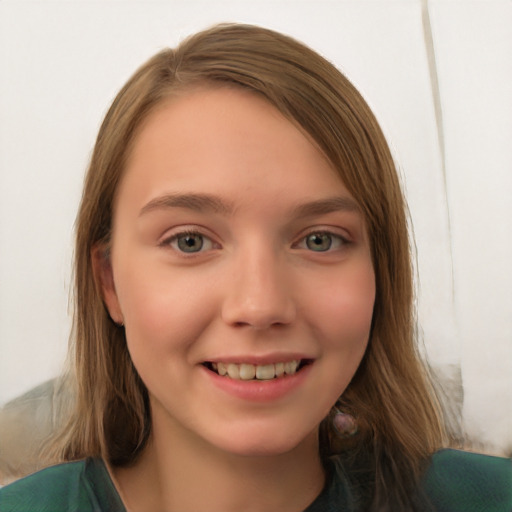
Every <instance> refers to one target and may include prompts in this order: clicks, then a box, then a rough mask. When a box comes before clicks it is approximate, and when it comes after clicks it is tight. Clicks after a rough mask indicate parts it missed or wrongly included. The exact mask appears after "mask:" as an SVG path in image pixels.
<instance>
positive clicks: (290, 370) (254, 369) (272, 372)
mask: <svg viewBox="0 0 512 512" xmlns="http://www.w3.org/2000/svg"><path fill="white" fill-rule="evenodd" d="M299 364H300V359H294V360H293V361H288V362H286V363H275V364H262V365H259V364H258V365H255V364H250V363H241V364H235V363H212V367H213V369H214V370H216V371H217V372H218V374H219V375H222V376H228V377H229V378H231V379H236V380H252V379H258V380H270V379H273V378H274V377H282V376H283V375H284V374H286V375H292V374H294V373H295V372H296V371H297V368H298V366H299Z"/></svg>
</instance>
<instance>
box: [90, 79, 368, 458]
mask: <svg viewBox="0 0 512 512" xmlns="http://www.w3.org/2000/svg"><path fill="white" fill-rule="evenodd" d="M97 268H98V266H97ZM98 272H100V277H101V282H102V287H103V295H104V298H105V301H106V303H107V307H108V309H109V311H110V314H111V316H112V318H113V319H114V320H116V321H118V322H120V321H122V322H124V325H125V330H126V339H127V345H128V349H129V352H130V355H131V357H132V360H133V363H134V365H135V367H136V369H137V371H138V372H139V374H140V377H141V378H142V380H143V382H144V384H145V385H146V387H147V389H148V392H149V397H150V404H151V416H152V432H153V436H158V435H160V433H162V432H166V433H167V434H166V435H168V434H169V433H171V437H172V438H173V439H175V440H179V439H180V437H184V436H187V438H188V439H196V440H197V442H198V443H203V444H204V443H207V445H210V446H214V447H216V448H219V449H221V450H225V451H228V452H231V453H236V454H244V455H254V454H266V455H272V454H279V453H284V452H287V451H290V450H292V449H294V448H295V447H298V446H300V445H301V444H302V443H306V442H308V441H311V440H312V439H314V440H315V441H314V442H316V432H317V429H318V425H319V423H320V422H321V421H322V419H323V418H324V417H325V416H326V415H327V414H328V412H329V410H330V408H331V407H332V405H333V404H334V403H335V401H336V399H337V398H338V397H339V395H341V394H342V392H343V391H344V389H345V388H346V386H347V385H348V383H349V382H350V380H351V378H352V376H353V375H354V373H355V371H356V369H357V367H358V365H359V363H360V361H361V359H362V357H363V354H364V352H365V348H366V345H367V341H368V336H369V332H370V325H371V319H372V311H373V304H374V298H375V280H374V272H373V268H372V262H371V256H370V250H369V243H368V239H367V235H366V232H365V225H364V220H363V216H362V214H361V213H360V211H359V209H358V206H357V203H356V201H355V200H354V199H353V198H352V197H351V195H350V194H349V193H348V191H347V189H346V187H345V186H344V185H343V183H342V182H341V180H340V178H339V177H338V176H337V174H336V173H335V172H334V170H333V169H332V167H331V166H330V164H329V162H328V161H327V160H326V159H325V157H324V156H323V155H322V153H321V152H320V151H319V150H318V149H317V148H316V147H315V146H314V145H313V144H312V142H311V141H310V139H309V138H308V137H307V136H305V135H304V134H303V133H302V132H301V131H300V130H299V129H298V128H297V127H296V126H295V125H294V124H292V123H291V122H290V121H288V120H287V119H285V118H284V117H283V116H282V115H281V114H280V113H279V112H278V111H277V110H276V109H275V108H274V107H272V106H271V105H270V104H269V103H267V102H266V101H265V100H263V99H262V98H260V97H258V96H256V95H254V94H252V93H249V92H246V91H243V90H239V89H235V88H218V89H214V88H203V89H197V90H194V91H192V92H189V93H187V94H185V95H183V96H180V97H178V98H175V99H172V100H170V101H169V102H167V103H165V104H163V105H162V106H161V107H160V108H159V109H158V110H157V111H155V112H154V113H152V114H151V115H150V116H149V118H148V119H147V120H146V122H145V123H144V125H143V126H142V128H141V130H140V132H139V134H138V135H137V137H136V139H135V142H134V144H133V147H132V150H131V152H130V156H129V159H128V162H127V166H126V169H125V173H124V176H123V179H122V181H121V184H120V186H119V189H118V193H117V199H116V204H115V208H114V219H113V233H112V245H111V252H110V264H109V265H107V266H104V267H103V268H102V270H99V271H98Z"/></svg>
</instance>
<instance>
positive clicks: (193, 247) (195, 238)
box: [176, 233, 204, 252]
mask: <svg viewBox="0 0 512 512" xmlns="http://www.w3.org/2000/svg"><path fill="white" fill-rule="evenodd" d="M176 241H177V244H178V248H179V250H180V251H183V252H199V251H200V250H201V249H202V248H203V244H204V240H203V237H202V236H201V235H198V234H197V233H190V234H183V235H178V236H177V237H176Z"/></svg>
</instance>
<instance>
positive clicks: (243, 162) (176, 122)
mask: <svg viewBox="0 0 512 512" xmlns="http://www.w3.org/2000/svg"><path fill="white" fill-rule="evenodd" d="M130 188H132V189H133V188H135V189H136V190H137V192H138V193H139V195H140V194H141V193H143V192H144V193H145V194H146V195H148V196H151V195H152V194H155V193H157V192H162V190H161V189H169V190H168V191H169V192H174V191H180V192H182V191H186V192H188V191H189V190H188V189H192V191H196V190H199V191H201V192H205V193H218V192H220V191H222V190H224V191H225V192H227V193H230V194H236V193H237V191H238V192H239V193H242V192H243V191H244V190H249V189H250V190H253V191H255V190H260V191H261V192H262V193H263V192H265V193H266V194H267V195H272V194H273V195H274V197H275V200H279V196H280V195H281V199H282V194H283V191H288V192H289V193H291V192H293V191H295V192H297V193H298V194H302V195H305V196H308V195H309V196H314V195H315V194H322V193H325V191H326V190H328V189H331V190H332V189H338V191H341V190H342V191H343V192H345V193H347V192H346V189H345V187H344V185H343V183H342V181H341V178H340V177H339V174H338V173H337V172H336V171H335V170H334V169H333V167H332V165H331V164H330V162H329V161H328V160H327V158H326V157H325V156H324V155H323V153H322V152H321V151H320V150H319V149H318V147H317V145H316V144H315V143H314V142H313V141H312V140H311V138H310V137H309V136H308V135H307V134H306V133H305V132H304V130H302V129H301V128H300V127H298V126H297V125H296V124H295V123H292V122H291V121H290V120H289V119H287V118H286V117H285V116H284V115H283V114H282V113H281V112H279V111H278V110H277V109H276V108H275V107H274V106H273V105H271V104H270V103H269V102H268V101H267V100H265V99H264V98H262V97H261V96H259V95H257V94H255V93H253V92H251V91H246V90H243V89H241V88H237V87H215V88H213V87H201V88H197V89H194V90H192V91H187V92H186V93H183V94H180V95H179V96H177V97H173V98H171V99H169V100H167V101H165V102H164V103H162V105H161V106H160V107H159V108H157V109H156V110H155V111H154V112H152V113H151V114H150V115H149V116H148V118H147V119H146V120H145V122H144V123H143V124H142V125H141V127H140V129H139V130H138V133H137V135H136V137H135V140H134V141H133V144H132V148H131V151H130V154H129V157H128V159H127V163H126V168H125V173H124V177H123V180H122V183H121V186H120V190H119V191H118V192H119V195H122V194H124V193H125V192H127V191H128V189H130ZM158 189H160V190H158Z"/></svg>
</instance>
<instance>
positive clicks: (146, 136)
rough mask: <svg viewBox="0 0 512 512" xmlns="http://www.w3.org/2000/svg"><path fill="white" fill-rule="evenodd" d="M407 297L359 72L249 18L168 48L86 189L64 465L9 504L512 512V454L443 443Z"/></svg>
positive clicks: (146, 76)
mask: <svg viewBox="0 0 512 512" xmlns="http://www.w3.org/2000/svg"><path fill="white" fill-rule="evenodd" d="M412 299H413V290H412V279H411V264H410V255H409V241H408V233H407V221H406V215H405V207H404V200H403V197H402V194H401V191H400V186H399V182H398V179H397V175H396V171H395V168H394V165H393V160H392V157H391V155H390V153H389V149H388V147H387V144H386V142H385V140H384V137H383V135H382V133H381V130H380V129H379V126H378V124H377V122H376V120H375V118H374V116H373V114H372V113H371V111H370V110H369V108H368V106H367V105H366V103H365V102H364V101H363V99H362V98H361V96H360V95H359V93H358V92H357V91H356V90H355V89H354V87H353V86H352V85H351V84H350V83H349V82H348V81H347V79H346V78H345V77H344V76H343V75H341V74H340V73H339V72H338V71H337V70H336V69H335V68H334V67H333V66H332V65H331V64H329V63H328V62H327V61H325V60H324V59H323V58H321V57H320V56H319V55H317V54H316V53H314V52H313V51H311V50H309V49H308V48H306V47H304V46H303V45H301V44H300V43H298V42H296V41H294V40H292V39H290V38H288V37H286V36H283V35H280V34H277V33H275V32H272V31H269V30H265V29H262V28H257V27H251V26H243V25H223V26H217V27H214V28H212V29H210V30H207V31H205V32H202V33H199V34H197V35H195V36H193V37H191V38H190V39H188V40H186V41H185V42H184V43H182V44H181V45H180V46H179V47H178V48H177V49H175V50H164V51H162V52H161V53H159V54H157V55H156V56H155V57H153V58H152V59H151V60H149V61H148V62H147V63H146V64H145V65H144V66H143V67H142V68H140V69H139V70H138V71H137V72H136V73H135V75H134V76H133V77H132V78H131V79H130V80H129V82H128V83H127V84H126V85H125V86H124V87H123V89H122V90H121V92H120V93H119V95H118V96H117V98H116V99H115V101H114V103H113V105H112V107H111V108H110V110H109V112H108V113H107V116H106V118H105V120H104V122H103V125H102V127H101V129H100V132H99V135H98V138H97V141H96V146H95V150H94V153H93V156H92V160H91V164H90V167H89V171H88V174H87V178H86V183H85V188H84V194H83V198H82V203H81V207H80V211H79V216H78V223H77V242H76V267H75V300H76V311H75V324H74V345H73V350H74V360H75V368H74V371H73V381H74V382H75V386H76V400H77V401H76V409H75V410H74V411H73V413H72V414H71V416H70V419H69V422H68V424H67V425H66V427H65V429H64V430H63V431H62V433H61V434H60V436H58V437H57V439H56V440H55V443H54V446H53V447H54V461H55V462H56V463H57V462H66V463H64V464H58V465H55V466H53V467H50V468H48V469H46V470H43V471H41V472H39V473H36V474H34V475H32V476H30V477H27V478H25V479H22V480H20V481H18V482H15V483H14V484H12V485H10V486H8V487H6V488H4V489H3V490H2V491H0V509H1V510H2V511H8V510H32V511H36V510H86V511H89V510H109V511H122V510H133V511H146V510H147V511H169V512H182V511H189V510H190V511H194V512H195V511H201V510H209V511H222V512H230V511H240V510H244V511H254V512H258V511H269V510H276V511H277V510H279V511H282V512H298V511H303V510H307V511H308V512H325V511H335V510H336V511H338V510H339V511H342V510H343V511H346V510H349V511H356V510H375V511H383V510H390V511H400V510H403V511H414V510H418V511H419V510H435V509H438V510H466V511H468V510H473V509H474V510H483V509H481V508H478V506H479V505H478V503H480V502H479V501H478V502H477V501H475V500H481V501H482V502H483V503H485V504H486V507H487V508H485V510H503V511H505V510H509V509H510V505H511V503H512V497H511V491H510V488H509V487H508V484H507V479H508V478H509V477H510V475H511V474H512V470H511V468H510V466H511V465H510V462H509V461H506V460H504V459H499V458H492V457H484V456H479V455H469V454H465V453H463V452H457V451H453V450H444V451H440V452H439V451H438V450H439V449H440V448H442V447H443V446H444V445H445V436H444V431H443V424H442V418H441V415H440V412H439V410H438V405H437V402H436V399H435V396H434V394H433V392H432V388H431V386H430V384H429V381H428V378H427V374H426V372H425V369H424V368H423V366H422V364H421V363H420V360H419V358H418V354H417V352H416V348H415V345H414V336H413V333H414V317H413V310H412ZM436 452H437V453H436ZM72 461H74V462H72ZM472 507H473V508H472ZM492 507H494V508H492Z"/></svg>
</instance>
